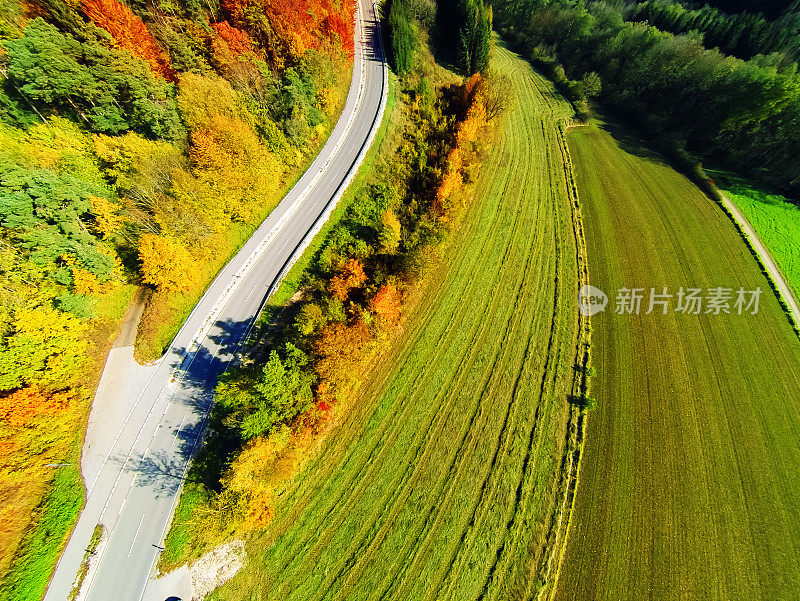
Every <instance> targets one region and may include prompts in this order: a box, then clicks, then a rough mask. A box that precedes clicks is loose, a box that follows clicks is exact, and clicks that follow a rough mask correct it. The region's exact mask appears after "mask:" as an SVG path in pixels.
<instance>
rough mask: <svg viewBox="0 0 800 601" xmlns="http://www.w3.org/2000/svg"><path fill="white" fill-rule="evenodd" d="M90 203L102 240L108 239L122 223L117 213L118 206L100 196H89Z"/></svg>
mask: <svg viewBox="0 0 800 601" xmlns="http://www.w3.org/2000/svg"><path fill="white" fill-rule="evenodd" d="M89 200H90V201H91V203H92V213H93V214H94V218H95V222H96V225H97V231H98V233H99V234H100V235H101V236H102V237H103V240H108V238H109V237H110V236H112V235H113V234H114V232H116V231H117V230H118V229H119V226H120V225H122V222H123V218H122V216H121V215H120V214H119V206H118V205H117V204H116V203H115V202H112V201H110V200H108V199H107V198H104V197H102V196H89Z"/></svg>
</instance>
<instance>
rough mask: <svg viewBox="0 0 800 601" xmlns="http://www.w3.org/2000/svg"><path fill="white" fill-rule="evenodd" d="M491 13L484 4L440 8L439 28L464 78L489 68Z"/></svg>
mask: <svg viewBox="0 0 800 601" xmlns="http://www.w3.org/2000/svg"><path fill="white" fill-rule="evenodd" d="M491 21H492V19H491V11H490V10H487V8H486V6H485V5H484V2H483V0H446V1H443V2H441V3H440V5H439V28H440V30H441V31H442V33H443V36H444V39H445V40H446V41H448V45H449V47H450V49H451V50H452V52H453V54H454V57H455V61H456V64H457V66H458V68H459V70H460V71H461V72H462V73H463V74H464V75H472V74H474V73H479V72H481V71H485V70H486V68H487V67H488V65H489V50H490V46H491V34H492V22H491Z"/></svg>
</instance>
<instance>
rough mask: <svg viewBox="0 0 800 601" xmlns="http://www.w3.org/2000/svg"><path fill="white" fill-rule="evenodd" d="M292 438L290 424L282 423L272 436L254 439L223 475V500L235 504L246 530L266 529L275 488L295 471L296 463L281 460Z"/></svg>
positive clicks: (271, 513)
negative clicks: (284, 424) (283, 424)
mask: <svg viewBox="0 0 800 601" xmlns="http://www.w3.org/2000/svg"><path fill="white" fill-rule="evenodd" d="M290 440H291V431H290V429H289V428H288V426H282V427H281V428H279V429H278V430H277V431H276V432H274V433H272V434H270V435H269V436H259V437H257V438H255V439H254V440H253V441H252V442H251V443H250V444H248V445H247V447H245V449H244V450H243V451H242V452H241V453H240V454H239V456H238V457H237V458H236V461H234V462H233V464H232V465H231V467H230V469H229V470H228V472H227V473H226V475H225V477H224V478H223V480H222V484H223V487H224V488H223V497H224V500H225V501H226V502H227V503H228V504H232V505H234V511H235V512H236V513H237V514H238V515H239V516H240V517H241V518H242V519H243V522H244V524H243V525H244V527H245V529H248V530H255V529H259V528H264V527H265V526H267V525H268V524H269V522H270V520H271V519H272V516H273V514H274V509H273V506H274V502H273V498H274V494H275V488H276V486H277V485H278V484H280V483H281V482H283V481H284V480H286V479H287V478H288V477H291V475H292V474H293V472H294V467H295V466H294V465H288V464H286V463H285V462H282V461H281V459H282V455H283V453H284V452H285V451H286V448H287V446H288V445H289V443H290ZM290 463H292V462H291V461H290Z"/></svg>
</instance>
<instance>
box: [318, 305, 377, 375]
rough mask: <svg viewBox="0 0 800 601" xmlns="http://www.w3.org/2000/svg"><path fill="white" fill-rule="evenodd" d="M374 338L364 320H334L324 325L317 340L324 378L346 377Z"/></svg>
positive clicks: (319, 362) (320, 365)
mask: <svg viewBox="0 0 800 601" xmlns="http://www.w3.org/2000/svg"><path fill="white" fill-rule="evenodd" d="M371 339H372V337H371V335H370V332H369V328H368V327H367V325H366V324H365V323H364V322H363V321H361V320H357V321H355V322H354V323H351V324H348V323H342V322H333V323H331V324H328V325H327V326H325V327H324V328H322V331H321V332H320V336H319V338H318V339H317V340H316V341H315V343H314V352H315V354H316V355H317V357H318V360H317V366H316V370H317V373H318V374H319V376H320V379H321V380H322V381H325V382H328V383H329V384H336V383H337V382H340V381H342V380H343V379H346V378H347V377H348V374H349V372H350V371H351V370H352V369H353V367H354V366H355V365H356V363H357V362H358V361H359V360H360V359H361V358H362V357H363V355H364V351H365V350H366V347H367V344H368V343H369V342H370V340H371Z"/></svg>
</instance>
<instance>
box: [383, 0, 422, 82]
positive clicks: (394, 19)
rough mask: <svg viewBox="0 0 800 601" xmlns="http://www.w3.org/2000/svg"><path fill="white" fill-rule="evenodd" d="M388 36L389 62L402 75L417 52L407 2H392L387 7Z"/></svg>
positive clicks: (399, 0)
mask: <svg viewBox="0 0 800 601" xmlns="http://www.w3.org/2000/svg"><path fill="white" fill-rule="evenodd" d="M387 22H388V25H389V36H390V40H391V50H392V54H391V60H392V66H393V67H394V70H395V71H396V72H397V73H398V74H400V75H402V74H403V73H408V72H409V71H411V68H412V67H413V65H414V55H415V54H416V51H417V44H418V43H417V37H416V34H415V33H414V28H413V26H412V25H411V15H410V10H409V7H408V0H392V2H391V4H390V7H389V18H388V19H387Z"/></svg>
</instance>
